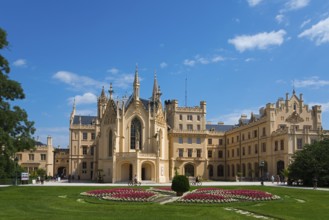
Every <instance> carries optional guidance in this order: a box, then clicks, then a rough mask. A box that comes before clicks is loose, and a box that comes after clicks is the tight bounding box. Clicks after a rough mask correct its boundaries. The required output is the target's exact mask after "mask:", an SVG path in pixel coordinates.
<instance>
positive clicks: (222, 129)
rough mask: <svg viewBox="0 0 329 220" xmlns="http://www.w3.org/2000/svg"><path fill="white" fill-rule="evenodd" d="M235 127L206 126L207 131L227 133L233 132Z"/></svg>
mask: <svg viewBox="0 0 329 220" xmlns="http://www.w3.org/2000/svg"><path fill="white" fill-rule="evenodd" d="M233 127H234V125H210V124H208V125H206V129H207V130H214V131H220V132H225V131H228V130H231V129H232V128H233Z"/></svg>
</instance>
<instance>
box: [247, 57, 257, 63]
mask: <svg viewBox="0 0 329 220" xmlns="http://www.w3.org/2000/svg"><path fill="white" fill-rule="evenodd" d="M244 61H245V62H252V61H255V58H251V57H250V58H247V59H245V60H244Z"/></svg>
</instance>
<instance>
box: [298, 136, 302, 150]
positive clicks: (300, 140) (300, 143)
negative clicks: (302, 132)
mask: <svg viewBox="0 0 329 220" xmlns="http://www.w3.org/2000/svg"><path fill="white" fill-rule="evenodd" d="M302 148H303V139H301V138H297V149H302Z"/></svg>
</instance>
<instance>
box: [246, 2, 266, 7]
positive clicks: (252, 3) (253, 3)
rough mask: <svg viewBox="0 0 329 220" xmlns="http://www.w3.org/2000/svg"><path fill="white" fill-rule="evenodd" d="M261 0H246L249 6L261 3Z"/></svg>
mask: <svg viewBox="0 0 329 220" xmlns="http://www.w3.org/2000/svg"><path fill="white" fill-rule="evenodd" d="M262 1H263V0H247V2H248V4H249V6H250V7H254V6H256V5H258V4H259V3H261V2H262Z"/></svg>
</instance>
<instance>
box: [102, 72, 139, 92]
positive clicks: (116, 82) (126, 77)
mask: <svg viewBox="0 0 329 220" xmlns="http://www.w3.org/2000/svg"><path fill="white" fill-rule="evenodd" d="M113 75H114V76H108V77H106V80H109V81H110V82H112V83H113V87H114V88H115V87H117V88H121V89H126V88H128V87H130V86H131V85H132V83H133V82H134V74H130V73H122V74H118V75H115V74H113ZM139 80H140V81H142V78H141V77H139Z"/></svg>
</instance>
